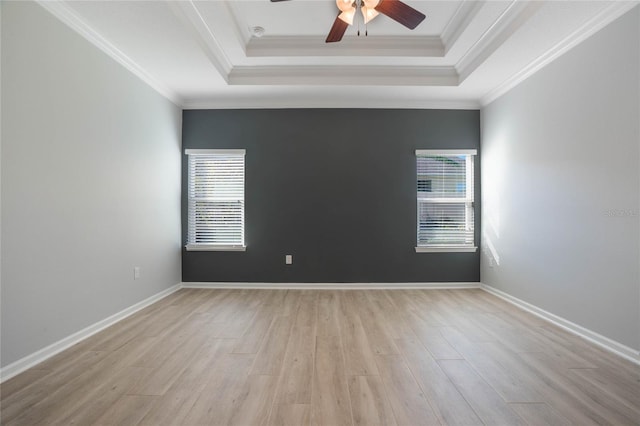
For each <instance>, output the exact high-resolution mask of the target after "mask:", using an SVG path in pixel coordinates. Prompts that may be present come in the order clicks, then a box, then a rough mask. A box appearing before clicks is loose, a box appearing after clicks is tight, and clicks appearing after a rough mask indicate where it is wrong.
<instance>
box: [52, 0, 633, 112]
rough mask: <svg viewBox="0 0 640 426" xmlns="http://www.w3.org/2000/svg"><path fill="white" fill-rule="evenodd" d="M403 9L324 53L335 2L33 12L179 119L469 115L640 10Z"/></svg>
mask: <svg viewBox="0 0 640 426" xmlns="http://www.w3.org/2000/svg"><path fill="white" fill-rule="evenodd" d="M405 2H406V3H407V4H409V5H411V6H412V7H414V8H415V9H418V10H420V11H421V12H423V13H425V14H426V16H427V18H426V19H425V21H424V22H423V23H422V24H421V25H419V26H418V27H417V28H416V29H415V30H409V29H407V28H405V27H403V26H402V25H400V24H398V23H397V22H395V21H393V20H391V19H390V18H388V17H386V16H384V15H380V16H378V17H377V18H376V19H375V20H373V21H372V22H371V23H369V24H368V26H367V27H366V28H365V26H364V25H363V24H362V22H361V20H360V25H359V29H360V34H361V35H360V36H358V35H357V30H358V25H354V26H353V27H350V28H349V29H348V30H347V33H346V34H345V37H344V39H343V41H342V42H340V43H332V44H326V43H325V42H324V39H325V37H326V35H327V33H328V31H329V29H330V27H331V24H332V23H333V20H334V19H335V16H336V13H337V8H336V5H335V2H334V1H332V0H292V1H286V2H277V3H272V2H270V1H268V0H260V1H251V0H231V1H220V0H219V1H144V2H140V1H41V2H40V4H41V5H42V6H43V7H45V8H46V9H48V10H49V11H50V12H52V13H53V14H54V15H55V16H57V17H58V18H60V19H61V20H62V21H63V22H65V23H66V24H67V25H69V26H70V27H71V28H73V29H74V30H76V31H78V32H79V33H80V34H81V35H83V36H84V37H86V38H87V39H88V40H90V41H91V42H93V43H94V44H96V45H97V46H98V47H100V48H101V49H103V50H104V51H105V52H107V53H108V54H110V55H111V56H112V57H114V58H115V59H116V60H118V61H119V62H120V63H122V64H123V65H124V66H126V67H127V68H129V69H130V70H131V71H133V72H134V73H135V74H137V75H138V76H139V77H141V78H142V79H144V80H145V81H146V82H147V83H149V84H150V85H151V86H153V87H154V88H155V89H156V90H158V91H159V92H161V93H162V94H164V95H165V96H167V97H168V98H170V99H171V100H172V101H174V102H175V103H176V104H178V105H180V106H182V107H184V108H266V107H276V108H278V107H389V108H478V107H479V106H480V105H482V104H484V103H487V102H490V101H491V100H493V99H494V98H495V97H496V96H499V95H500V94H502V93H504V92H505V91H506V90H508V89H509V88H511V87H513V86H514V85H515V84H517V83H518V82H519V81H521V80H522V79H524V78H526V77H527V76H528V75H530V74H531V73H533V72H535V71H536V70H537V69H539V68H540V67H542V66H544V65H545V64H546V63H548V62H550V61H551V60H553V59H554V58H555V57H557V56H559V55H560V54H562V53H563V52H565V51H566V50H568V49H569V48H571V47H572V46H574V45H575V44H577V43H579V42H580V41H582V40H584V39H585V38H587V37H588V36H589V35H591V34H593V33H594V32H596V31H597V30H599V29H600V28H602V27H603V26H605V25H606V24H608V23H609V22H611V21H613V20H614V19H616V18H617V17H619V16H620V15H622V14H623V13H625V12H626V11H628V10H630V9H631V8H632V7H634V6H635V5H637V3H638V2H634V1H628V2H622V1H546V2H543V1H458V0H446V1H422V0H405ZM356 22H358V21H357V20H356ZM255 27H262V28H263V29H264V35H263V36H262V37H256V36H255V35H254V30H253V28H255ZM365 29H366V32H367V36H365V35H364V32H365ZM596 59H597V58H594V60H596Z"/></svg>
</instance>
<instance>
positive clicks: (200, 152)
mask: <svg viewBox="0 0 640 426" xmlns="http://www.w3.org/2000/svg"><path fill="white" fill-rule="evenodd" d="M184 153H185V154H186V155H212V154H218V155H246V153H247V150H246V149H185V150H184Z"/></svg>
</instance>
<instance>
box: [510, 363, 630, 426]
mask: <svg viewBox="0 0 640 426" xmlns="http://www.w3.org/2000/svg"><path fill="white" fill-rule="evenodd" d="M518 356H519V357H520V358H522V359H523V360H524V362H525V363H526V364H527V365H528V366H529V367H530V368H532V369H533V370H534V371H535V372H536V373H537V374H538V375H539V376H540V377H542V378H544V380H545V383H546V384H547V385H548V387H549V388H552V389H554V390H555V391H556V394H557V395H558V396H562V401H570V403H571V404H572V405H573V406H579V407H580V409H579V414H575V415H576V416H577V415H580V416H583V417H586V419H584V421H583V423H584V424H589V422H590V423H591V424H633V422H634V421H635V420H634V419H629V418H628V417H626V416H625V415H624V414H623V413H621V412H618V411H617V410H615V409H611V407H610V406H609V404H608V398H607V397H606V395H602V394H598V393H596V394H593V396H595V399H594V398H592V397H591V396H590V395H589V394H588V393H585V391H588V389H584V388H583V387H582V386H579V385H576V383H574V382H572V381H571V378H570V376H568V375H569V373H570V372H569V371H568V370H566V369H564V368H562V367H559V366H557V365H556V364H554V362H553V358H551V357H550V356H549V355H547V354H546V353H544V352H531V353H527V352H525V353H519V354H518ZM546 402H547V403H549V404H550V405H551V404H552V403H554V401H552V400H547V401H546ZM554 408H555V406H554Z"/></svg>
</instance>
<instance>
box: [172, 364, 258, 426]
mask: <svg viewBox="0 0 640 426" xmlns="http://www.w3.org/2000/svg"><path fill="white" fill-rule="evenodd" d="M254 359H255V355H252V354H225V355H223V356H222V357H221V358H220V360H219V362H218V363H217V364H216V366H215V367H214V369H213V371H212V374H211V375H210V376H209V380H208V381H207V383H206V385H205V386H204V387H203V388H202V390H201V391H200V392H199V394H198V397H197V399H196V401H195V403H194V404H193V405H192V407H191V408H190V409H189V412H188V414H187V416H186V417H185V418H184V419H183V420H182V421H181V424H183V425H226V424H228V423H229V419H230V417H231V415H232V410H233V408H234V401H235V400H237V399H238V398H240V397H241V393H242V390H243V388H244V386H245V384H246V381H247V378H248V377H249V371H250V369H251V366H252V364H253V362H254Z"/></svg>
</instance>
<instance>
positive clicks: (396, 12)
mask: <svg viewBox="0 0 640 426" xmlns="http://www.w3.org/2000/svg"><path fill="white" fill-rule="evenodd" d="M375 10H377V11H378V12H380V13H383V14H385V15H387V16H388V17H389V18H391V19H393V20H395V21H398V22H399V23H401V24H402V25H404V26H405V27H407V28H409V29H414V28H415V27H417V26H418V24H420V22H422V21H423V20H424V18H425V17H426V16H425V15H424V13H422V12H420V11H417V10H415V9H414V8H412V7H411V6H409V5H408V4H406V3H403V2H401V1H400V0H381V1H380V3H378V5H377V6H376V8H375Z"/></svg>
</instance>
